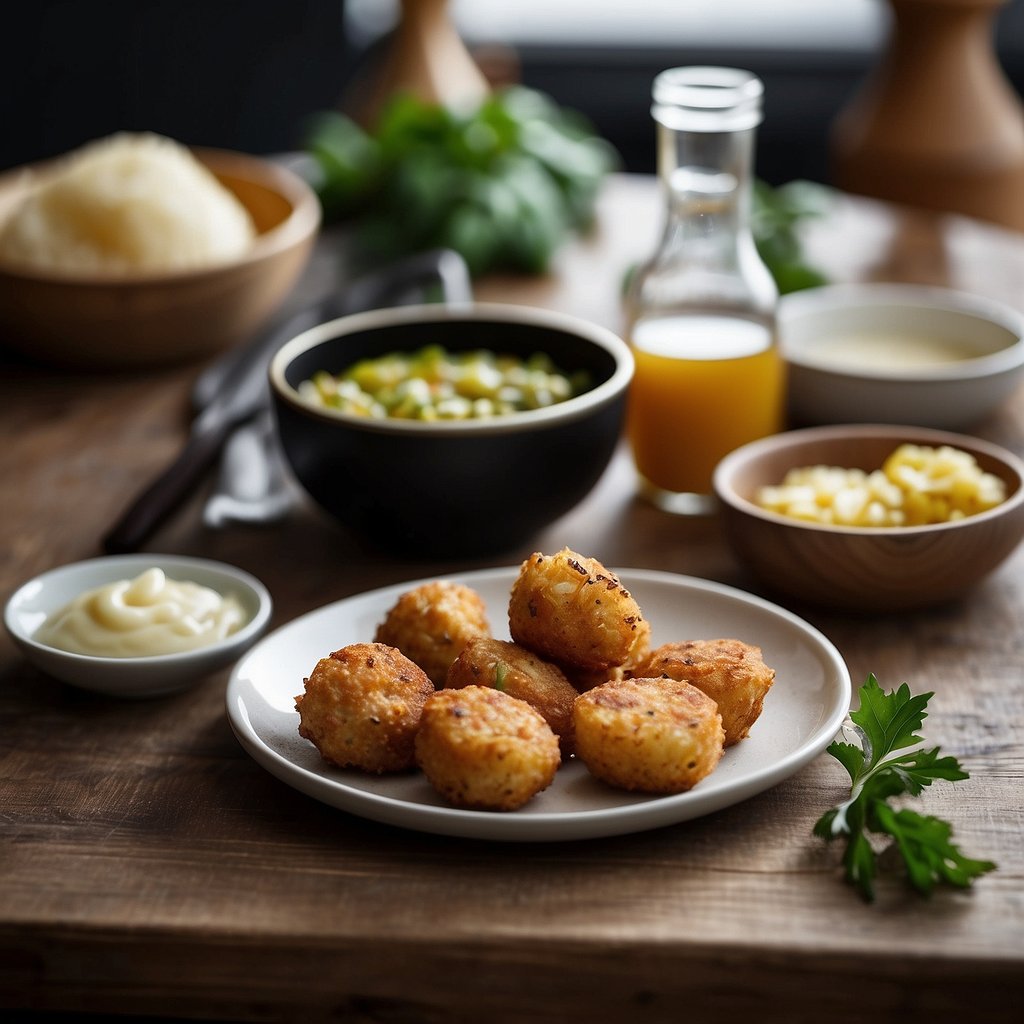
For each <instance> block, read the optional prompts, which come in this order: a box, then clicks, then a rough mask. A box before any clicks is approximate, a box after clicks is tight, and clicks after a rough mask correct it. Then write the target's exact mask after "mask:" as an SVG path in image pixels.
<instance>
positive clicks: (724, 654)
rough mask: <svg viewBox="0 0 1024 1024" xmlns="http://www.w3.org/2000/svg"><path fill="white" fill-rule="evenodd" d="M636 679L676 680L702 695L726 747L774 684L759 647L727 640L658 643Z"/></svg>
mask: <svg viewBox="0 0 1024 1024" xmlns="http://www.w3.org/2000/svg"><path fill="white" fill-rule="evenodd" d="M641 674H643V675H645V676H651V677H661V676H664V677H667V678H669V679H675V680H681V681H682V682H686V683H690V684H691V685H692V686H696V687H697V689H698V690H702V691H703V692H704V693H706V694H707V695H708V696H709V697H710V698H711V699H712V700H713V701H714V702H715V703H716V704H717V705H718V712H719V714H720V715H721V716H722V726H723V727H724V729H725V745H726V746H727V747H729V746H732V745H733V744H734V743H739V741H740V740H741V739H743V738H744V737H745V736H747V735H748V734H749V732H750V727H751V726H752V725H753V724H754V723H755V722H756V721H757V719H758V718H759V716H760V714H761V710H762V708H763V706H764V698H765V695H766V694H767V693H768V691H769V690H770V689H771V686H772V683H773V682H774V680H775V670H774V669H771V668H769V667H768V666H767V665H766V664H765V663H764V661H763V660H762V656H761V648H760V647H754V646H752V645H751V644H747V643H743V641H741V640H728V639H727V640H687V641H684V642H683V643H674V644H663V645H662V646H661V647H658V648H657V649H656V650H654V651H652V652H651V654H650V657H648V659H647V660H646V662H644V664H643V665H642V666H641Z"/></svg>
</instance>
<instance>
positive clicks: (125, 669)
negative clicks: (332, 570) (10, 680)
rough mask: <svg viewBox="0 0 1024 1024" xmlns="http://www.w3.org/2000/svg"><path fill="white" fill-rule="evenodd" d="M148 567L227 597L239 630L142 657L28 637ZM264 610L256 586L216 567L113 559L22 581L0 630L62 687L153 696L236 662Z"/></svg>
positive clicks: (172, 558)
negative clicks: (97, 591) (90, 594)
mask: <svg viewBox="0 0 1024 1024" xmlns="http://www.w3.org/2000/svg"><path fill="white" fill-rule="evenodd" d="M154 567H155V568H159V569H162V570H163V571H164V572H165V573H166V574H167V576H168V577H169V578H171V579H175V580H189V581H191V582H193V583H198V584H200V585H201V586H204V587H210V588H211V589H212V590H216V591H217V592H218V593H220V594H222V595H227V594H231V595H233V596H234V597H235V598H236V599H237V600H238V601H239V603H240V604H241V605H242V608H243V610H244V611H245V613H246V623H245V625H244V626H242V628H241V629H239V630H238V631H236V632H234V633H232V634H231V635H230V636H228V637H225V638H224V639H223V640H220V641H218V642H216V643H213V644H210V645H209V646H207V647H201V648H198V649H196V650H193V651H181V652H178V653H175V654H162V655H155V656H152V657H144V658H104V657H95V656H92V655H84V654H72V653H71V652H69V651H62V650H59V649H57V648H55V647H50V646H48V645H46V644H43V643H40V642H39V641H37V640H35V639H34V638H33V637H34V634H35V633H36V632H37V630H38V629H39V627H40V626H41V625H42V624H43V622H44V621H45V620H46V619H47V617H48V616H49V615H51V614H52V613H53V612H55V611H57V610H58V609H60V608H63V607H64V605H66V604H67V603H68V602H69V601H71V600H73V599H74V598H75V597H77V596H78V595H79V594H81V593H82V592H83V591H86V590H91V589H93V588H94V587H101V586H103V585H104V584H107V583H113V582H115V581H117V580H122V579H134V578H135V577H136V576H138V575H139V574H140V573H142V572H144V571H145V570H146V569H151V568H154ZM272 610H273V602H272V601H271V598H270V594H269V592H268V591H267V588H266V587H265V586H264V585H263V584H262V583H260V581H259V580H258V579H256V578H255V577H254V576H251V575H249V573H247V572H243V571H242V570H241V569H236V568H235V567H234V566H231V565H226V564H224V563H223V562H213V561H208V560H206V559H201V558H186V557H181V556H177V555H153V554H143V555H115V556H111V557H109V558H93V559H90V560H88V561H85V562H75V563H74V564H72V565H64V566H61V567H60V568H58V569H51V570H50V571H49V572H45V573H43V574H42V575H41V576H37V577H36V578H35V579H33V580H29V581H28V582H27V583H25V584H23V585H22V586H21V587H19V588H18V589H17V590H16V591H15V592H14V593H13V594H12V595H11V597H10V599H9V600H8V602H7V605H6V607H5V609H4V625H5V626H6V627H7V632H8V633H9V634H10V635H11V639H12V640H14V642H15V643H16V644H17V645H18V647H20V648H21V650H22V651H23V652H24V653H25V656H26V657H27V658H28V659H29V661H31V662H32V663H33V664H34V665H35V666H36V667H37V668H40V669H42V670H43V671H44V672H47V673H48V674H50V675H52V676H55V677H56V678H57V679H60V680H62V681H63V682H65V683H70V684H72V685H73V686H78V687H81V688H82V689H86V690H94V691H95V692H97V693H105V694H108V695H110V696H116V697H159V696H163V695H164V694H168V693H175V692H177V691H179V690H184V689H187V688H188V687H190V686H192V685H193V684H195V683H197V682H199V680H200V679H202V678H203V677H204V676H206V675H209V674H210V673H211V672H213V671H215V670H216V669H218V668H222V667H224V666H225V665H227V664H229V663H231V662H233V661H235V660H237V659H238V658H239V657H240V656H241V655H242V654H243V653H244V652H245V651H246V650H247V649H248V648H249V647H251V646H252V644H254V643H255V642H256V640H258V639H259V637H260V636H261V635H262V634H263V632H264V631H265V630H266V628H267V625H268V624H269V622H270V615H271V612H272Z"/></svg>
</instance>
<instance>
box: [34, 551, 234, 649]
mask: <svg viewBox="0 0 1024 1024" xmlns="http://www.w3.org/2000/svg"><path fill="white" fill-rule="evenodd" d="M244 621H245V613H244V612H243V610H242V606H241V605H240V604H239V603H238V601H237V600H236V599H235V598H234V597H230V596H228V597H224V596H222V595H220V594H218V593H217V592H216V591H215V590H211V589H210V588H209V587H203V586H200V585H199V584H198V583H190V582H179V581H177V580H170V579H168V578H167V577H166V576H165V575H164V572H163V570H162V569H155V568H154V569H147V570H146V571H145V572H143V573H142V574H141V575H139V576H136V577H135V579H133V580H117V581H116V582H114V583H108V584H106V585H105V586H102V587H97V588H95V589H94V590H87V591H86V592H85V593H83V594H79V595H78V597H76V598H75V599H74V600H73V601H72V602H71V603H70V604H68V605H65V607H63V608H61V609H60V610H59V611H57V612H54V614H53V615H51V616H50V617H49V618H48V619H47V620H46V621H45V622H44V623H43V625H42V626H41V627H40V628H39V630H38V631H37V632H36V634H35V639H36V640H38V641H39V642H40V643H43V644H47V645H48V646H50V647H58V648H60V649H61V650H63V651H71V652H72V653H73V654H89V655H95V656H99V657H103V658H139V657H147V656H151V655H157V654H175V653H177V652H179V651H191V650H194V649H195V648H197V647H205V646H207V645H208V644H212V643H215V642H216V641H217V640H221V639H223V638H224V637H226V636H228V635H229V634H230V633H233V632H235V631H236V630H237V629H239V628H240V627H241V626H242V624H243V623H244Z"/></svg>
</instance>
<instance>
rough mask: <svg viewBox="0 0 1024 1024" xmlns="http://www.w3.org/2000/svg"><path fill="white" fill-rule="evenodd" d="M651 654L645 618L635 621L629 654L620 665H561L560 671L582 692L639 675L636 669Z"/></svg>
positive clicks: (649, 631)
mask: <svg viewBox="0 0 1024 1024" xmlns="http://www.w3.org/2000/svg"><path fill="white" fill-rule="evenodd" d="M650 656H651V624H650V623H649V622H648V621H647V619H643V620H642V621H641V622H638V623H637V630H636V637H635V639H634V641H633V648H632V650H631V651H630V652H629V656H628V657H627V658H626V660H625V661H624V662H623V663H622V664H621V665H616V666H615V667H614V668H573V667H572V666H571V665H563V666H562V671H563V672H565V676H566V678H567V679H568V680H569V682H570V683H572V685H573V686H574V687H575V688H576V689H577V690H578V691H579V692H580V693H582V692H583V691H584V690H592V689H593V688H594V687H595V686H600V685H601V684H602V683H607V682H609V681H610V680H612V679H628V678H629V677H630V676H635V675H640V674H642V673H638V672H637V669H638V668H639V667H640V666H641V665H643V664H644V663H645V662H646V661H647V659H648V658H649V657H650Z"/></svg>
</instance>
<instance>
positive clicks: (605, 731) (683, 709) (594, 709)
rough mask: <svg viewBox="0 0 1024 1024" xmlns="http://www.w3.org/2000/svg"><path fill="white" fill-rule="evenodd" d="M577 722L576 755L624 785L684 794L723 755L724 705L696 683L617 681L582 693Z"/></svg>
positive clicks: (598, 773) (611, 780)
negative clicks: (719, 705)
mask: <svg viewBox="0 0 1024 1024" xmlns="http://www.w3.org/2000/svg"><path fill="white" fill-rule="evenodd" d="M573 720H574V722H575V725H576V756H577V757H578V758H580V760H582V761H583V763H584V764H585V765H586V766H587V768H588V769H589V771H590V772H591V774H592V775H595V776H596V777H597V778H599V779H602V780H604V781H605V782H607V783H609V784H610V785H612V786H616V787H618V788H619V789H629V790H636V791H638V792H642V793H683V792H685V791H686V790H688V789H692V788H693V787H694V786H695V785H697V783H698V782H700V780H701V779H703V778H705V777H706V776H707V775H709V774H710V773H711V772H712V771H713V770H714V768H715V766H716V765H717V764H718V761H719V758H721V756H722V748H723V744H724V739H725V733H724V731H723V729H722V719H721V716H720V715H719V714H718V708H717V707H715V702H714V701H713V700H712V699H711V698H710V697H708V696H707V695H706V694H704V693H701V691H700V690H698V689H697V687H695V686H691V685H690V684H689V683H677V682H675V681H674V680H666V679H660V680H659V679H616V680H612V681H611V682H608V683H603V684H602V685H601V686H596V687H594V689H592V690H588V691H587V692H586V693H583V694H580V696H579V697H577V698H576V705H575V707H574V709H573Z"/></svg>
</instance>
